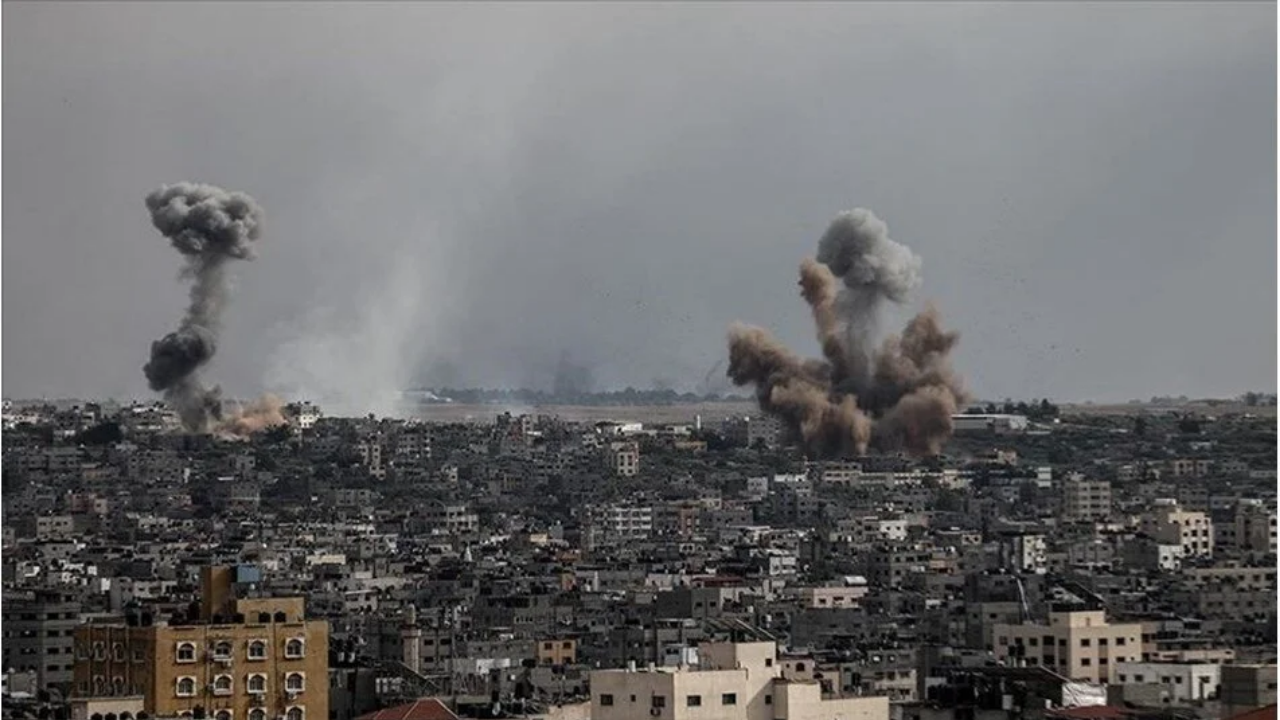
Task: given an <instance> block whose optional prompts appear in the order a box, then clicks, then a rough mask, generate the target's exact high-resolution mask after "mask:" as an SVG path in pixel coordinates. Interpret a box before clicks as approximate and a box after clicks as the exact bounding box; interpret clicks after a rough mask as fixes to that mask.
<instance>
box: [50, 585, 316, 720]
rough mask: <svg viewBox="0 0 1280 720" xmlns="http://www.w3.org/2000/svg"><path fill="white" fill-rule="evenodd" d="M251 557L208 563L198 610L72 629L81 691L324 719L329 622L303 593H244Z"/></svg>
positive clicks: (190, 711) (153, 704)
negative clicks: (246, 561) (314, 616)
mask: <svg viewBox="0 0 1280 720" xmlns="http://www.w3.org/2000/svg"><path fill="white" fill-rule="evenodd" d="M260 580H261V577H260V575H259V573H258V570H257V568H254V567H250V566H237V567H227V566H219V567H208V568H205V569H204V570H203V571H202V575H201V600H200V603H199V611H198V613H197V614H196V615H195V616H194V617H190V618H187V619H185V620H183V621H181V622H174V623H172V624H170V623H166V622H163V621H157V620H154V619H152V618H150V617H148V616H141V617H131V618H130V620H129V622H127V623H125V624H97V623H90V624H88V625H83V626H81V627H80V628H79V629H77V631H76V633H75V657H76V660H75V686H74V688H73V692H74V694H75V695H76V696H78V697H81V698H91V699H92V698H125V697H135V698H138V697H140V698H141V699H142V706H143V709H144V710H145V711H146V712H147V713H149V714H151V715H152V716H161V717H194V716H195V715H196V714H198V713H197V710H198V709H199V710H201V711H203V714H204V715H205V716H206V717H208V718H211V719H212V720H277V719H280V718H283V719H284V720H328V717H329V687H328V685H329V680H328V672H329V624H328V622H326V621H323V620H307V619H306V618H305V617H304V611H303V607H304V600H303V598H300V597H296V598H259V597H250V596H249V595H250V594H251V593H252V591H253V590H254V588H255V587H256V585H257V583H258V582H260Z"/></svg>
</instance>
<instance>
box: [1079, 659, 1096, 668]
mask: <svg viewBox="0 0 1280 720" xmlns="http://www.w3.org/2000/svg"><path fill="white" fill-rule="evenodd" d="M1092 664H1093V661H1092V660H1090V659H1089V658H1080V665H1081V666H1082V667H1089V666H1090V665H1092Z"/></svg>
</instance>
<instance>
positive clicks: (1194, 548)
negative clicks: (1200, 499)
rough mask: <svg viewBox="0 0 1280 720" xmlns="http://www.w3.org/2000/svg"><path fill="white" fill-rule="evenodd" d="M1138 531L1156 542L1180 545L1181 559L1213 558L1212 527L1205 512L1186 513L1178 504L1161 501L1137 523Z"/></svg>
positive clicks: (1187, 511)
mask: <svg viewBox="0 0 1280 720" xmlns="http://www.w3.org/2000/svg"><path fill="white" fill-rule="evenodd" d="M1138 530H1139V531H1140V532H1142V533H1143V534H1144V535H1146V536H1147V537H1150V538H1153V539H1155V541H1156V542H1158V543H1162V544H1165V545H1181V546H1182V556H1183V557H1184V558H1189V557H1212V556H1213V523H1211V522H1210V520H1209V516H1208V515H1206V514H1204V513H1202V512H1194V511H1190V510H1183V509H1182V508H1181V507H1180V506H1179V505H1178V502H1177V501H1176V500H1171V499H1159V500H1156V501H1155V507H1153V508H1152V509H1151V510H1150V511H1148V512H1147V513H1145V514H1144V515H1143V516H1142V517H1141V518H1140V519H1139V521H1138Z"/></svg>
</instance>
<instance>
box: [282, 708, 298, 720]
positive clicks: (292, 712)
mask: <svg viewBox="0 0 1280 720" xmlns="http://www.w3.org/2000/svg"><path fill="white" fill-rule="evenodd" d="M284 720H302V708H300V707H291V708H289V709H288V710H286V711H285V713H284Z"/></svg>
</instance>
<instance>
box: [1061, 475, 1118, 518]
mask: <svg viewBox="0 0 1280 720" xmlns="http://www.w3.org/2000/svg"><path fill="white" fill-rule="evenodd" d="M1062 515H1063V519H1065V520H1069V521H1081V520H1086V521H1087V520H1105V519H1107V517H1109V516H1110V515H1111V483H1109V482H1107V481H1106V480H1086V479H1085V478H1083V477H1081V476H1079V475H1076V476H1072V477H1069V478H1067V479H1066V481H1065V482H1063V483H1062Z"/></svg>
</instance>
